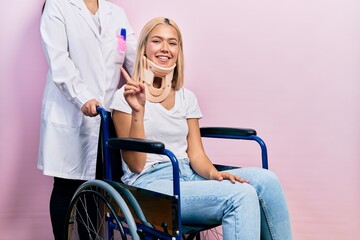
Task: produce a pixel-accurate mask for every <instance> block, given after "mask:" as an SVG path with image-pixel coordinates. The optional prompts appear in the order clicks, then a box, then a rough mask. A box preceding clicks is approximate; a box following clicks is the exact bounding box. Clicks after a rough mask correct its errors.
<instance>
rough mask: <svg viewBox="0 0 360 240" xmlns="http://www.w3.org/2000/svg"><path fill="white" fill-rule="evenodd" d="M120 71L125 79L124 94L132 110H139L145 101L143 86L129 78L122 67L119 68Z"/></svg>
mask: <svg viewBox="0 0 360 240" xmlns="http://www.w3.org/2000/svg"><path fill="white" fill-rule="evenodd" d="M120 70H121V73H122V74H123V76H124V77H125V79H126V85H125V88H124V96H125V99H126V101H127V102H128V104H129V106H130V107H131V109H132V110H133V111H136V112H139V111H141V110H142V109H143V108H144V106H145V102H146V96H145V86H144V85H143V84H141V83H138V82H135V81H134V80H132V79H131V77H130V76H129V74H128V73H127V72H126V70H125V69H124V68H120Z"/></svg>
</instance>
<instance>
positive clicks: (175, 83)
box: [132, 17, 184, 90]
mask: <svg viewBox="0 0 360 240" xmlns="http://www.w3.org/2000/svg"><path fill="white" fill-rule="evenodd" d="M160 24H167V25H170V26H172V27H173V28H175V30H176V32H177V34H178V46H179V53H178V58H177V60H176V67H175V69H174V76H173V80H172V87H173V88H175V90H178V89H180V88H181V87H182V86H183V84H184V51H183V42H182V37H181V32H180V29H179V27H178V26H177V24H176V23H175V22H174V21H172V20H170V19H168V18H163V17H157V18H153V19H151V20H150V21H149V22H148V23H147V24H146V25H145V26H144V27H143V29H142V30H141V33H140V36H139V39H138V41H139V42H138V47H137V53H136V57H135V62H134V68H133V69H134V70H133V75H132V79H133V80H134V81H138V82H140V81H141V79H140V78H141V73H142V69H143V61H142V59H143V56H145V52H146V49H145V47H146V43H147V40H148V36H149V34H150V32H151V31H152V30H153V29H154V28H155V27H156V26H158V25H160Z"/></svg>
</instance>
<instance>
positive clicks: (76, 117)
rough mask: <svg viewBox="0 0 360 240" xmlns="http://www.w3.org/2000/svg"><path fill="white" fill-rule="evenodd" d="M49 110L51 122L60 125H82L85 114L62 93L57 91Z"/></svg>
mask: <svg viewBox="0 0 360 240" xmlns="http://www.w3.org/2000/svg"><path fill="white" fill-rule="evenodd" d="M49 110H50V113H49V119H48V120H49V122H50V124H52V125H55V126H58V127H67V128H77V127H80V125H81V123H82V120H83V116H84V115H83V113H82V112H81V110H80V109H79V108H78V107H77V106H76V105H75V104H73V103H72V102H70V101H69V100H68V99H67V98H66V97H65V96H64V95H62V94H61V93H55V96H54V102H53V103H52V105H51V107H50V109H49Z"/></svg>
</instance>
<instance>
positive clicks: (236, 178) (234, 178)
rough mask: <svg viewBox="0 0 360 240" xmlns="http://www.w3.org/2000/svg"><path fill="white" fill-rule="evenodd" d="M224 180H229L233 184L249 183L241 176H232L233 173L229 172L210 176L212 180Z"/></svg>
mask: <svg viewBox="0 0 360 240" xmlns="http://www.w3.org/2000/svg"><path fill="white" fill-rule="evenodd" d="M224 179H227V180H229V181H230V182H232V183H236V182H240V183H249V181H248V180H246V179H244V178H241V177H239V176H235V175H232V174H231V173H228V172H215V173H213V174H211V175H210V180H218V181H222V180H224Z"/></svg>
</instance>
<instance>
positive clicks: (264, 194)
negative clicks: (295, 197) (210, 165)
mask: <svg viewBox="0 0 360 240" xmlns="http://www.w3.org/2000/svg"><path fill="white" fill-rule="evenodd" d="M229 172H231V173H232V174H234V175H238V176H240V177H242V178H245V179H247V180H249V181H250V183H249V184H250V185H252V186H253V187H254V188H255V189H256V191H257V195H258V198H259V202H260V206H261V239H263V240H291V239H292V233H291V226H290V218H289V212H288V207H287V203H286V199H285V195H284V192H283V190H282V188H281V185H280V182H279V179H278V178H277V176H276V175H275V174H274V173H273V172H271V171H269V170H266V169H261V168H240V169H235V170H230V171H229Z"/></svg>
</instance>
